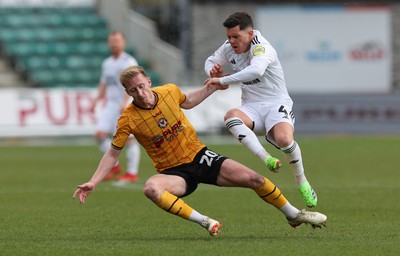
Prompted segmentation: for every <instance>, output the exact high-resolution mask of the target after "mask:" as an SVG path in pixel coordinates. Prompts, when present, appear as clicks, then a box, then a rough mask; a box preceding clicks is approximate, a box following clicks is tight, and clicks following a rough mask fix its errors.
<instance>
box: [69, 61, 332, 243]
mask: <svg viewBox="0 0 400 256" xmlns="http://www.w3.org/2000/svg"><path fill="white" fill-rule="evenodd" d="M120 81H121V83H122V84H123V85H124V87H125V89H126V92H127V93H128V94H129V95H130V96H132V97H133V101H132V104H130V105H129V106H128V107H127V108H126V109H125V111H124V112H123V113H122V115H121V117H120V118H119V120H118V129H117V132H116V133H115V135H114V138H113V141H112V146H111V147H110V148H109V149H108V151H107V152H106V153H105V154H104V156H103V158H102V159H101V161H100V163H99V165H98V167H97V170H96V172H95V173H94V174H93V176H92V178H91V179H90V181H89V182H87V183H84V184H82V185H80V186H78V188H77V189H76V191H75V193H74V195H73V198H76V196H78V197H79V201H80V203H85V200H86V197H87V196H88V195H89V194H90V193H91V192H92V191H93V189H94V188H95V187H96V186H97V185H98V184H99V183H100V182H101V180H102V179H103V178H104V176H105V175H106V174H107V173H108V172H109V171H110V169H111V168H112V167H113V166H114V164H115V163H116V162H117V161H118V157H119V155H120V152H121V149H122V148H123V147H124V145H125V143H126V141H127V139H128V137H129V135H130V134H134V135H135V136H136V138H137V139H138V141H139V143H140V144H141V145H142V146H143V147H144V148H145V150H146V151H147V153H148V155H149V156H150V158H151V159H152V161H153V165H154V167H155V168H156V170H157V171H158V172H159V173H158V174H155V175H153V176H151V177H150V178H149V179H148V180H147V181H146V183H145V186H144V193H145V195H146V196H147V197H148V198H149V199H150V200H151V201H153V202H154V203H155V204H156V205H157V206H158V207H160V208H161V209H163V210H165V211H167V212H169V213H171V214H174V215H178V216H179V217H181V218H184V219H187V220H190V221H193V222H196V223H198V224H200V225H201V226H202V227H204V228H205V229H207V231H208V232H209V234H210V235H212V236H215V235H218V233H219V232H220V228H221V226H222V224H221V223H220V222H219V221H217V220H214V219H212V218H209V217H208V216H206V215H203V214H201V213H199V212H197V211H196V210H194V209H193V208H192V207H191V206H189V205H188V204H186V203H185V202H184V201H183V200H182V199H181V198H182V197H185V196H188V195H190V194H191V193H192V192H194V191H195V190H196V188H197V186H198V184H199V183H206V184H212V185H216V186H222V187H245V188H250V189H253V190H254V191H255V192H256V193H257V194H258V195H259V196H260V197H261V198H262V199H263V200H264V201H265V202H267V203H269V204H271V205H273V206H275V207H276V208H277V209H279V210H280V211H281V212H282V213H283V214H284V215H285V217H286V218H287V220H288V222H289V224H290V225H291V226H293V227H296V226H298V225H301V224H302V223H309V224H311V225H312V226H313V227H321V226H322V225H324V224H325V221H326V219H327V218H326V216H325V215H323V214H321V213H317V212H308V211H305V210H302V211H299V210H298V209H297V208H295V207H294V206H292V205H291V204H290V203H289V202H288V201H287V200H286V198H285V197H284V196H283V195H282V193H281V192H280V190H279V189H278V188H277V187H276V186H275V185H274V184H273V183H272V182H271V181H270V180H268V179H267V178H265V177H263V176H262V175H260V174H258V173H257V172H255V171H253V170H251V169H249V168H248V167H246V166H244V165H242V164H240V163H238V162H236V161H234V160H232V159H228V158H227V157H224V156H222V155H219V154H217V153H215V152H213V151H211V150H210V149H208V148H207V147H206V146H205V145H204V144H203V143H202V142H201V141H200V140H199V139H198V137H197V135H196V132H195V130H194V128H193V126H192V125H191V123H190V122H189V120H188V119H187V118H186V116H185V114H184V112H183V110H182V109H191V108H193V107H195V106H196V105H198V104H200V103H201V102H202V101H203V100H205V99H206V98H207V97H208V96H210V95H211V94H212V93H214V92H215V91H217V90H220V89H226V88H227V87H226V86H221V85H216V84H215V83H214V84H212V85H210V86H204V87H203V88H201V89H198V90H196V91H192V92H189V93H186V94H184V93H183V92H182V91H181V90H180V89H179V87H178V86H177V85H175V84H166V85H163V86H159V87H155V88H154V89H151V79H150V78H149V77H148V76H147V74H146V72H145V71H144V69H143V68H142V67H138V66H132V67H129V68H127V69H126V70H125V71H123V72H122V73H121V77H120Z"/></svg>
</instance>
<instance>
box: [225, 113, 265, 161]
mask: <svg viewBox="0 0 400 256" xmlns="http://www.w3.org/2000/svg"><path fill="white" fill-rule="evenodd" d="M225 126H226V127H227V128H228V130H229V132H230V133H232V135H233V137H235V138H237V139H238V140H239V142H240V143H242V144H243V145H244V146H246V147H247V148H248V149H249V150H250V151H251V152H253V154H255V155H256V156H257V157H259V158H260V159H261V160H262V161H263V162H265V159H267V157H269V156H270V154H268V152H267V151H266V150H265V148H264V147H263V146H262V145H261V143H260V141H259V140H258V138H257V136H256V134H255V133H254V132H253V131H252V130H251V129H249V127H247V126H246V125H245V124H244V123H243V121H242V120H240V119H239V118H237V117H232V118H229V119H227V120H226V121H225Z"/></svg>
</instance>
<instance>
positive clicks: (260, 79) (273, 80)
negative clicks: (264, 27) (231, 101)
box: [205, 30, 293, 104]
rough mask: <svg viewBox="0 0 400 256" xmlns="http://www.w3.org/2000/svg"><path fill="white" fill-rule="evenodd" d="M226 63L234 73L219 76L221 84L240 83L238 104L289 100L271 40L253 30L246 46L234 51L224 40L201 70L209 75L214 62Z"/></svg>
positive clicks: (290, 101)
mask: <svg viewBox="0 0 400 256" xmlns="http://www.w3.org/2000/svg"><path fill="white" fill-rule="evenodd" d="M216 63H220V64H221V65H230V66H231V67H232V69H233V70H234V71H235V73H234V74H230V75H228V76H224V77H221V80H220V81H221V84H234V83H240V85H241V89H242V104H245V103H250V102H271V103H279V102H281V103H287V104H293V102H292V100H291V98H290V96H289V94H288V92H287V89H286V83H285V78H284V75H283V69H282V66H281V63H280V61H279V59H278V55H277V53H276V51H275V49H274V48H273V47H272V46H271V44H270V43H269V42H268V41H267V40H266V39H265V38H264V37H263V36H262V35H261V33H260V32H259V31H258V30H254V39H253V40H252V41H251V46H250V50H249V51H248V52H245V53H241V54H236V53H235V52H234V50H233V49H232V47H231V45H230V43H229V42H228V40H227V41H225V43H224V44H223V45H221V46H220V47H219V48H218V49H217V50H216V51H215V53H214V54H213V55H211V56H210V57H208V58H207V60H206V62H205V71H206V73H207V75H208V76H209V75H210V70H211V69H212V67H213V66H214V64H216Z"/></svg>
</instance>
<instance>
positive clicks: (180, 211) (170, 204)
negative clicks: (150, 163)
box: [143, 174, 222, 236]
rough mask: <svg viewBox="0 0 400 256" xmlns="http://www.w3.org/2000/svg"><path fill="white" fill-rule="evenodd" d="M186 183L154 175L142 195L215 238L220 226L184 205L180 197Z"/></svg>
mask: <svg viewBox="0 0 400 256" xmlns="http://www.w3.org/2000/svg"><path fill="white" fill-rule="evenodd" d="M186 189H187V184H186V181H185V180H184V179H183V178H182V177H180V176H177V175H164V174H156V175H153V176H152V177H150V178H149V179H148V180H147V181H146V183H145V186H144V189H143V191H144V194H145V195H146V196H147V197H148V198H149V199H150V200H151V201H153V202H154V203H155V204H156V205H157V206H158V207H160V208H161V209H163V210H165V211H166V212H168V213H171V214H173V215H177V216H179V217H181V218H183V219H186V220H190V221H193V222H196V223H198V224H200V225H201V226H203V227H204V228H206V229H207V230H208V232H209V233H210V235H212V236H216V235H218V234H219V232H220V228H221V226H222V224H221V223H220V222H219V221H216V220H213V219H211V218H209V217H208V216H206V215H203V214H201V213H199V212H197V211H196V210H194V209H193V208H192V207H191V206H189V205H188V204H186V203H185V202H184V201H183V200H182V199H181V198H180V197H181V196H183V195H185V193H186Z"/></svg>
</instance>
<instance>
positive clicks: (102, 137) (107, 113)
mask: <svg viewBox="0 0 400 256" xmlns="http://www.w3.org/2000/svg"><path fill="white" fill-rule="evenodd" d="M114 105H115V104H114ZM114 105H113V104H107V105H106V106H105V108H104V109H103V111H102V112H101V113H100V115H99V117H98V121H97V125H96V133H95V138H96V141H97V144H98V146H99V149H100V151H101V152H102V153H103V154H105V153H106V152H107V151H108V149H109V148H110V146H111V134H113V133H114V131H115V126H116V123H117V120H118V117H119V114H118V109H117V108H116V106H114ZM120 172H121V166H120V165H119V162H117V163H116V164H115V166H114V167H113V168H112V169H111V171H110V172H109V173H108V174H107V175H106V177H104V179H103V180H110V179H113V178H115V177H117V176H118V175H119V173H120Z"/></svg>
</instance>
